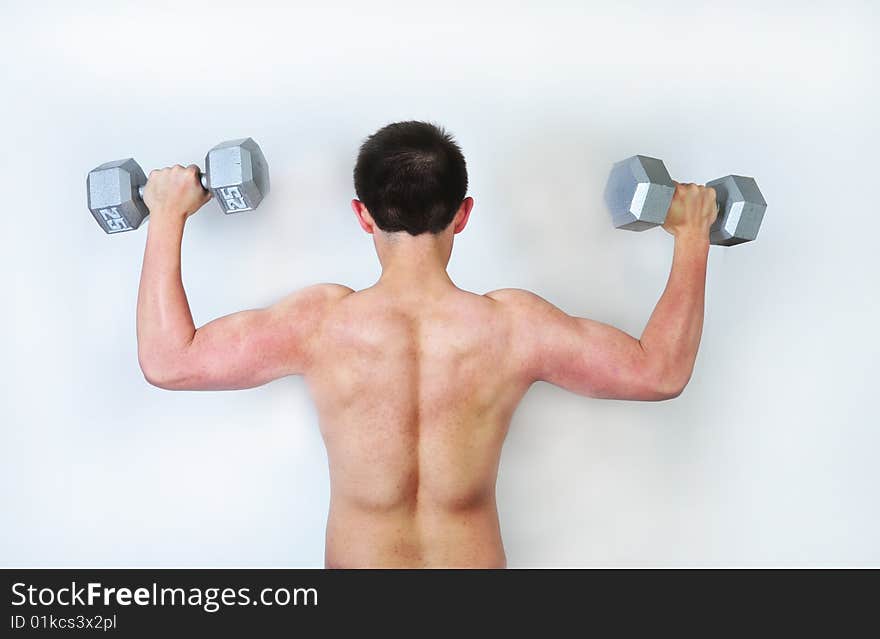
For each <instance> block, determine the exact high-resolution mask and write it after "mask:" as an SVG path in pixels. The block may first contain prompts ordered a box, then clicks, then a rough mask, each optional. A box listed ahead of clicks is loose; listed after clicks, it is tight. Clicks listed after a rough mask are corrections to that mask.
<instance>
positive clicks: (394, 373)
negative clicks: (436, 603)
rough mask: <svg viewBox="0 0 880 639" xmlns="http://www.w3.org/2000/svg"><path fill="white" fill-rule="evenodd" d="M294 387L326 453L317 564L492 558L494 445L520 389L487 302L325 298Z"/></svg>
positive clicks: (466, 296)
mask: <svg viewBox="0 0 880 639" xmlns="http://www.w3.org/2000/svg"><path fill="white" fill-rule="evenodd" d="M314 344H315V357H314V359H313V360H312V361H311V364H310V366H309V369H308V370H307V372H306V381H307V383H308V386H309V389H310V391H311V394H312V397H313V398H314V401H315V403H316V405H317V409H318V414H319V418H320V423H321V432H322V434H323V437H324V441H325V443H326V445H327V453H328V455H329V460H330V482H331V500H330V516H329V521H328V525H327V546H326V562H327V565H328V566H485V567H491V566H503V565H504V564H505V557H504V549H503V546H502V542H501V534H500V528H499V524H498V515H497V511H496V507H495V478H496V474H497V470H498V462H499V457H500V454H501V445H502V442H503V440H504V436H505V434H506V432H507V427H508V424H509V423H510V418H511V415H512V414H513V411H514V409H515V408H516V405H517V404H518V402H519V400H520V398H521V397H522V396H523V394H524V393H525V391H526V390H527V388H528V386H529V384H530V383H529V382H527V381H526V379H525V377H524V375H523V372H524V371H523V370H522V367H521V366H517V362H516V359H515V352H514V351H515V349H514V346H515V345H514V344H513V342H512V335H511V326H510V323H509V321H508V317H507V315H506V314H505V313H503V312H502V311H501V309H500V308H499V303H498V302H496V301H495V300H493V299H491V298H489V297H485V296H480V295H475V294H472V293H468V292H465V291H462V290H460V289H457V288H455V287H454V286H451V285H450V286H448V287H446V290H445V291H444V292H443V293H442V294H440V295H436V294H435V295H432V296H430V297H428V296H420V295H417V294H416V295H413V296H411V297H409V298H399V297H394V296H391V295H389V294H388V293H387V292H386V291H385V290H384V289H383V287H382V286H381V285H377V286H375V287H372V288H369V289H366V290H363V291H360V292H357V293H352V294H350V295H347V296H345V297H344V298H343V299H341V300H340V301H338V302H337V303H336V304H335V305H334V308H333V310H332V311H331V312H329V313H328V316H327V317H326V319H325V321H324V322H323V325H322V327H321V329H320V331H319V332H318V334H317V335H316V337H315V340H314Z"/></svg>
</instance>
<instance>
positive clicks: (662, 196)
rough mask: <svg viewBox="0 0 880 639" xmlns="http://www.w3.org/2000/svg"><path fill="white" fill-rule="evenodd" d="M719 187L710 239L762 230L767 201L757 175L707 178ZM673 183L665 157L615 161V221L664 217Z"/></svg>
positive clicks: (610, 196)
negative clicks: (716, 210) (751, 176)
mask: <svg viewBox="0 0 880 639" xmlns="http://www.w3.org/2000/svg"><path fill="white" fill-rule="evenodd" d="M706 186H711V187H712V188H713V189H715V193H716V202H717V203H718V218H717V219H716V220H715V223H714V224H713V225H712V228H711V230H710V231H709V241H710V242H711V243H712V244H717V245H721V246H733V245H735V244H742V243H743V242H751V241H752V240H754V239H755V238H756V237H757V236H758V230H759V229H760V228H761V221H762V220H763V219H764V211H766V210H767V202H766V201H765V200H764V196H763V195H761V191H760V190H759V189H758V183H757V182H755V179H754V178H750V177H744V176H742V175H727V176H724V177H723V178H719V179H717V180H712V181H711V182H707V183H706ZM673 193H675V183H674V182H673V181H672V178H670V177H669V172H668V171H667V170H666V167H665V166H664V165H663V162H662V161H661V160H658V159H657V158H650V157H647V156H644V155H634V156H632V157H630V158H627V159H625V160H623V161H621V162H617V163H616V164H615V165H614V166H613V167H612V169H611V175H610V176H609V177H608V185H607V186H606V188H605V202H606V203H607V205H608V208H609V210H610V211H611V218H612V221H613V223H614V226H615V227H616V228H619V229H627V230H629V231H644V230H645V229H649V228H653V227H655V226H658V225H660V224H663V222H664V221H665V220H666V213H667V211H669V205H670V204H671V203H672V195H673Z"/></svg>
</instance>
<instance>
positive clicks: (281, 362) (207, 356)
mask: <svg viewBox="0 0 880 639" xmlns="http://www.w3.org/2000/svg"><path fill="white" fill-rule="evenodd" d="M351 292H352V289H350V288H348V287H347V286H341V285H338V284H316V285H314V286H309V287H306V288H304V289H301V290H299V291H296V292H295V293H292V294H291V295H288V296H287V297H286V298H284V299H282V300H281V301H279V302H278V303H276V304H274V305H272V306H270V307H268V308H263V309H256V310H247V311H241V312H238V313H233V314H231V315H226V316H224V317H220V318H218V319H215V320H213V321H211V322H208V323H207V324H205V325H204V326H202V327H200V328H198V329H197V330H196V332H195V335H194V336H193V339H192V342H191V343H190V344H189V345H188V346H187V347H186V348H184V349H183V351H182V352H180V353H177V354H175V355H174V356H173V357H172V358H170V361H168V362H166V363H165V365H164V366H163V367H162V368H163V369H164V372H163V374H162V375H161V378H162V379H160V380H156V381H155V382H154V383H156V385H158V386H161V387H163V388H169V389H175V390H232V389H240V388H252V387H254V386H260V385H261V384H265V383H267V382H270V381H272V380H273V379H277V378H279V377H284V376H286V375H295V374H301V373H303V372H305V369H306V367H307V366H308V363H309V360H310V358H311V355H312V349H313V346H314V339H313V338H314V337H315V335H316V333H317V329H318V328H319V326H320V323H321V321H322V320H323V318H324V317H325V316H326V314H327V312H328V311H329V310H330V309H331V308H332V306H333V304H335V303H336V302H337V301H338V300H340V299H341V298H342V297H345V296H346V295H348V294H349V293H351ZM151 381H152V380H151Z"/></svg>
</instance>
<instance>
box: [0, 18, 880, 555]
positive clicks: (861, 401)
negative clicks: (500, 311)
mask: <svg viewBox="0 0 880 639" xmlns="http://www.w3.org/2000/svg"><path fill="white" fill-rule="evenodd" d="M709 4H711V3H704V2H680V1H672V2H661V3H658V2H643V3H633V2H604V3H601V4H600V3H589V2H583V1H581V2H569V3H562V2H541V3H538V2H534V3H524V2H497V3H481V2H475V1H469V2H450V1H443V2H439V1H438V2H432V3H426V4H415V3H400V4H399V5H394V4H392V3H388V2H368V3H355V2H350V3H339V2H335V3H334V2H320V3H318V2H315V3H307V4H306V3H292V2H291V3H280V2H279V3H278V4H277V5H274V4H272V3H265V2H256V1H254V2H211V3H208V2H205V3H200V2H185V3H184V2H149V3H144V2H131V3H122V2H107V3H95V2H91V3H90V2H78V3H68V2H58V3H39V2H33V3H30V2H28V3H25V2H19V3H10V2H0V10H2V16H0V17H2V20H0V54H2V59H3V64H2V67H0V79H2V86H3V87H4V99H3V100H2V102H0V122H2V131H3V140H4V145H3V148H4V152H3V153H2V154H0V169H2V170H0V175H2V179H3V185H4V193H5V197H4V200H5V207H4V213H3V215H2V217H0V220H2V222H0V224H2V238H3V251H2V253H0V266H2V268H3V272H4V274H5V275H4V278H3V284H4V285H3V297H2V299H3V303H4V309H3V313H2V315H0V330H2V335H3V338H4V340H3V344H4V348H3V366H2V368H0V384H2V390H0V399H2V413H0V420H2V430H0V438H2V439H0V564H3V565H8V566H21V565H31V566H43V565H46V566H49V565H51V566H65V565H89V566H153V565H168V566H177V565H180V566H183V565H185V566H245V565H248V566H320V565H322V561H323V541H324V540H323V528H324V522H325V517H326V513H327V500H328V476H327V461H326V456H325V453H324V450H323V447H322V444H321V440H320V437H319V434H318V430H317V424H316V417H315V413H314V411H313V409H312V407H311V405H310V403H309V400H308V397H307V395H306V393H305V388H304V386H303V383H302V380H300V379H296V378H290V379H285V380H281V381H278V382H275V383H272V384H269V385H267V386H265V387H262V388H259V389H254V390H250V391H245V392H236V393H169V392H165V391H161V390H158V389H155V388H152V387H150V386H148V385H147V384H146V382H145V381H144V380H143V378H142V375H141V373H140V371H139V369H138V366H137V360H136V347H135V331H134V323H135V297H136V292H137V282H138V274H139V270H140V260H141V255H142V251H143V244H144V239H145V233H144V229H141V230H140V231H137V232H132V233H126V234H121V235H116V236H106V235H104V233H103V232H101V231H100V229H99V228H98V226H97V225H96V223H95V222H94V220H93V219H92V217H91V216H90V215H89V213H88V211H87V209H86V203H85V177H86V173H87V171H88V170H89V169H91V168H92V167H94V166H96V165H98V164H100V163H102V162H105V161H108V160H112V159H116V158H119V157H127V156H134V157H135V158H136V159H137V160H138V161H139V162H140V163H141V164H142V165H143V166H144V167H145V168H146V169H147V170H149V168H152V167H154V166H158V165H166V164H171V163H175V162H182V163H188V162H192V161H201V159H202V158H203V156H204V153H205V151H206V150H207V149H208V148H209V147H210V146H213V145H214V144H215V143H217V142H219V141H221V140H224V139H229V138H234V137H241V136H253V137H254V138H255V139H256V140H258V141H259V142H260V143H261V145H262V147H263V149H264V151H265V153H266V156H267V158H268V161H269V164H270V166H271V170H272V173H271V175H272V186H273V190H272V193H271V195H270V196H269V199H268V200H267V201H266V202H265V204H264V205H263V207H262V208H261V209H260V210H259V211H258V212H256V213H253V214H244V215H240V216H237V217H236V216H232V217H227V218H224V217H223V216H222V215H221V214H220V213H219V211H218V209H217V207H216V205H215V204H213V203H212V204H209V205H207V206H206V208H205V209H204V211H203V212H201V213H200V214H199V215H198V216H196V217H195V218H193V219H192V220H191V221H190V224H189V225H188V227H187V233H186V239H185V243H184V281H185V284H186V286H187V290H188V293H189V297H190V302H191V305H192V308H193V313H194V315H195V318H196V322H197V323H199V324H201V323H204V322H206V321H208V320H209V319H212V318H214V317H216V316H218V315H220V314H225V313H229V312H233V311H236V310H239V309H241V308H246V307H255V306H261V305H265V304H269V303H271V302H273V301H275V300H277V299H278V298H279V297H281V296H282V295H284V294H285V293H286V292H288V291H290V290H292V289H295V288H298V287H300V286H304V285H307V284H310V283H314V282H318V281H331V282H340V283H344V284H347V285H350V286H352V287H354V288H363V287H366V286H369V285H370V284H371V283H372V282H373V281H374V280H375V278H376V277H377V276H378V273H379V270H378V261H377V259H376V257H375V255H374V253H373V249H372V245H371V242H370V238H369V237H368V236H367V235H365V234H364V233H363V232H362V231H361V230H360V229H359V228H358V226H357V224H356V223H355V219H354V217H353V215H352V213H351V212H350V209H349V206H348V202H349V200H350V198H351V197H352V196H353V188H352V184H351V170H352V166H353V162H354V158H355V154H356V152H357V148H358V145H359V144H360V142H361V141H362V140H363V138H364V137H365V136H366V135H368V134H370V133H372V132H373V131H375V130H376V129H377V128H379V127H380V126H382V125H384V124H386V123H388V122H392V121H396V120H401V119H427V120H433V121H436V122H439V123H442V124H444V125H446V126H447V127H448V128H449V129H450V130H451V131H452V132H453V133H454V134H455V135H456V136H457V137H458V139H459V141H460V142H461V144H462V146H463V148H464V150H465V153H466V156H467V160H468V166H469V170H470V176H471V189H470V194H471V195H473V196H474V198H475V199H476V208H475V209H474V213H473V215H472V218H471V223H470V226H469V227H468V228H467V230H466V231H465V232H464V233H463V234H462V235H460V236H458V237H457V240H456V244H455V249H454V252H453V257H452V262H451V264H450V273H451V275H452V277H453V279H454V280H455V281H456V283H457V284H458V285H459V286H461V287H463V288H467V289H470V290H474V291H476V292H481V293H482V292H486V291H488V290H492V289H495V288H500V287H505V286H517V287H524V288H530V289H532V290H535V291H536V292H537V293H539V294H541V295H543V296H544V297H546V298H548V299H549V300H550V301H552V302H554V303H555V304H557V305H559V306H560V307H562V308H563V309H565V310H566V311H568V312H570V313H572V314H578V315H583V316H589V317H593V318H595V319H598V320H601V321H605V322H610V323H613V324H615V325H617V326H619V327H621V328H623V329H625V330H627V331H629V332H631V333H633V334H635V335H638V334H639V333H640V332H641V330H642V328H643V327H644V324H645V322H646V321H647V318H648V316H649V314H650V312H651V310H652V308H653V305H654V303H655V302H656V300H657V298H658V297H659V295H660V293H661V291H662V288H663V285H664V283H665V280H666V277H667V274H668V269H669V265H670V258H671V249H672V242H671V238H670V237H669V236H667V235H666V234H665V233H663V232H662V231H659V230H658V231H655V232H650V233H642V234H635V233H628V232H623V231H615V230H614V229H612V227H611V224H610V222H609V219H608V216H607V213H606V212H605V210H604V208H603V204H602V188H603V185H604V180H605V177H606V176H607V172H608V168H609V167H610V164H611V163H612V162H613V161H615V160H618V159H621V158H623V157H625V156H628V155H632V154H634V153H643V154H647V155H653V156H656V157H660V158H663V159H665V160H666V163H667V166H668V168H669V170H670V172H671V173H672V175H673V177H675V178H678V179H681V180H684V181H698V182H705V181H707V180H710V179H712V178H715V177H718V176H720V175H724V174H726V173H741V174H745V175H754V176H756V177H757V179H758V183H759V185H760V186H761V189H762V190H763V192H764V196H765V197H766V199H767V201H768V203H769V208H768V211H767V214H766V217H765V219H764V225H763V228H762V229H761V235H760V237H759V238H758V241H756V242H753V243H751V244H748V245H744V246H739V247H734V248H731V249H725V248H719V247H714V248H713V249H712V251H711V255H710V264H709V276H708V295H707V311H706V326H705V332H704V337H703V343H702V348H701V351H700V355H699V359H698V362H697V366H696V371H695V373H694V376H693V380H692V381H691V383H690V385H689V386H688V388H687V389H686V390H685V392H684V394H683V395H682V396H681V397H680V398H678V399H677V400H674V401H672V402H666V403H660V404H657V403H645V404H638V403H626V402H607V401H606V402H603V401H596V400H589V399H584V398H580V397H577V396H575V395H572V394H568V393H566V392H564V391H562V390H560V389H557V388H553V387H550V386H548V385H545V384H539V385H536V386H535V387H533V388H532V390H531V391H530V392H529V394H528V395H527V396H526V398H525V401H524V402H523V404H522V406H521V407H520V409H519V411H518V412H517V414H516V416H515V418H514V423H513V425H512V428H511V433H510V436H509V439H508V441H507V444H506V446H505V450H504V454H503V458H502V464H501V473H500V477H499V481H498V501H499V509H500V513H501V523H502V529H503V534H504V539H505V546H506V549H507V553H508V559H509V563H510V565H511V566H592V565H611V566H614V565H626V566H629V565H790V564H796V565H841V564H846V565H850V564H874V565H877V564H878V563H880V505H878V495H877V489H878V484H880V464H878V451H880V435H878V426H880V420H878V419H877V411H876V408H877V399H876V395H874V393H875V392H876V388H877V379H878V375H880V367H878V363H877V359H878V328H880V303H878V274H880V269H878V266H877V259H878V258H877V255H876V246H877V237H878V233H880V231H878V211H877V197H876V193H877V188H878V179H877V178H878V167H877V148H878V146H877V143H878V127H877V118H878V114H880V110H878V103H877V102H878V101H877V98H878V89H877V76H876V66H874V65H876V62H877V57H878V51H877V48H876V45H875V43H874V40H875V39H876V33H877V31H878V28H880V20H878V14H877V10H876V9H874V8H873V7H872V6H871V4H870V3H869V2H822V3H820V2H797V3H795V2H791V3H774V2H768V1H762V2H751V1H746V2H736V3H732V2H727V3H718V4H717V6H714V7H713V6H709ZM487 374H488V373H487Z"/></svg>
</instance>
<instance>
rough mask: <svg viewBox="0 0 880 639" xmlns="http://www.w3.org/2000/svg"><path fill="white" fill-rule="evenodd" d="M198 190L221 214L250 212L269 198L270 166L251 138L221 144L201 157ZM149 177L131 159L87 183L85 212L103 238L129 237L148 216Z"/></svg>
mask: <svg viewBox="0 0 880 639" xmlns="http://www.w3.org/2000/svg"><path fill="white" fill-rule="evenodd" d="M200 179H201V182H202V187H203V188H204V189H205V190H206V191H210V192H211V194H212V195H213V196H214V198H215V199H216V200H217V203H218V204H219V205H220V208H221V209H222V210H223V212H224V213H226V214H230V213H239V212H241V211H252V210H253V209H255V208H257V207H258V206H259V205H260V202H261V201H262V200H263V198H264V197H266V194H267V193H268V192H269V166H268V165H267V164H266V158H265V156H264V155H263V151H262V150H261V149H260V145H258V144H257V143H256V142H254V141H253V139H251V138H241V139H239V140H229V141H227V142H221V143H220V144H218V145H217V146H215V147H214V148H213V149H211V150H210V151H208V154H207V155H206V156H205V171H204V173H202V174H201V176H200ZM146 183H147V176H146V175H145V174H144V171H143V169H141V167H140V166H139V165H138V163H137V162H135V161H134V160H133V159H132V158H126V159H124V160H116V161H114V162H107V163H105V164H102V165H101V166H99V167H96V168H94V169H92V170H91V171H89V175H88V177H87V178H86V190H87V191H88V200H89V210H90V211H91V212H92V215H93V216H94V217H95V220H96V221H97V222H98V224H99V225H100V226H101V228H102V229H104V232H105V233H119V232H122V231H132V230H134V229H136V228H137V227H139V226H140V225H141V223H142V222H143V221H144V219H146V217H147V216H148V215H149V214H150V211H149V210H148V209H147V205H146V204H145V203H144V199H143V197H144V185H145V184H146Z"/></svg>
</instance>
